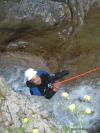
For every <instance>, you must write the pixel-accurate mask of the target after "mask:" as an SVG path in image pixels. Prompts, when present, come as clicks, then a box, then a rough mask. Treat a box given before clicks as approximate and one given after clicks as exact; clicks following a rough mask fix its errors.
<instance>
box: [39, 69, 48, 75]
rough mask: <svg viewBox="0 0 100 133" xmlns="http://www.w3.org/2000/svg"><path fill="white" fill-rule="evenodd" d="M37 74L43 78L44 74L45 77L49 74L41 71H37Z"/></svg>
mask: <svg viewBox="0 0 100 133" xmlns="http://www.w3.org/2000/svg"><path fill="white" fill-rule="evenodd" d="M37 73H38V75H39V76H41V75H42V74H44V75H47V74H48V72H46V71H41V70H39V71H37Z"/></svg>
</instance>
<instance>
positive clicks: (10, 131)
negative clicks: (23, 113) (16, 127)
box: [7, 128, 16, 133]
mask: <svg viewBox="0 0 100 133" xmlns="http://www.w3.org/2000/svg"><path fill="white" fill-rule="evenodd" d="M7 130H8V133H16V132H14V131H13V130H11V129H10V128H8V129H7Z"/></svg>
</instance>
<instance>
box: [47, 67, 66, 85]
mask: <svg viewBox="0 0 100 133" xmlns="http://www.w3.org/2000/svg"><path fill="white" fill-rule="evenodd" d="M68 74H69V71H68V70H63V71H62V72H57V73H55V74H54V76H50V78H49V80H51V81H52V82H53V81H56V80H59V79H61V78H62V77H63V76H65V75H68Z"/></svg>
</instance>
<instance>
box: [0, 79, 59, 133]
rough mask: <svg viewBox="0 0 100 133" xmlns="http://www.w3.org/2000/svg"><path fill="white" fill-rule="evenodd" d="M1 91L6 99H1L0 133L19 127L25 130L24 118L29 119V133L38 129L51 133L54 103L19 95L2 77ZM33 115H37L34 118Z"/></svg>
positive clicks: (41, 98) (40, 131)
mask: <svg viewBox="0 0 100 133" xmlns="http://www.w3.org/2000/svg"><path fill="white" fill-rule="evenodd" d="M0 91H1V92H2V94H3V95H4V96H5V98H1V97H0V133H7V128H11V129H15V128H16V127H19V126H21V127H23V128H25V123H23V119H24V118H28V121H29V126H28V128H27V129H26V131H27V132H32V129H33V128H38V129H39V133H51V128H50V126H51V125H50V122H51V114H52V102H51V101H50V100H46V99H44V98H43V97H38V96H37V97H36V96H31V97H26V96H24V95H21V94H18V93H16V92H14V91H13V90H12V89H11V87H10V86H9V85H7V83H6V81H5V80H4V79H3V78H2V77H0ZM1 99H2V100H1ZM32 114H34V115H35V117H34V118H32ZM59 128H60V127H59ZM59 128H58V129H59Z"/></svg>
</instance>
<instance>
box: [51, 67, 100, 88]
mask: <svg viewBox="0 0 100 133" xmlns="http://www.w3.org/2000/svg"><path fill="white" fill-rule="evenodd" d="M99 69H100V67H97V68H95V69H93V70H90V71H87V72H85V73H82V74H79V75H77V76H74V77H71V78H69V79H66V80H63V81H61V82H57V83H54V85H55V87H59V85H60V84H61V83H64V82H68V81H70V80H73V79H76V78H78V77H81V76H83V75H85V74H88V73H91V72H94V71H96V70H99Z"/></svg>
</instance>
